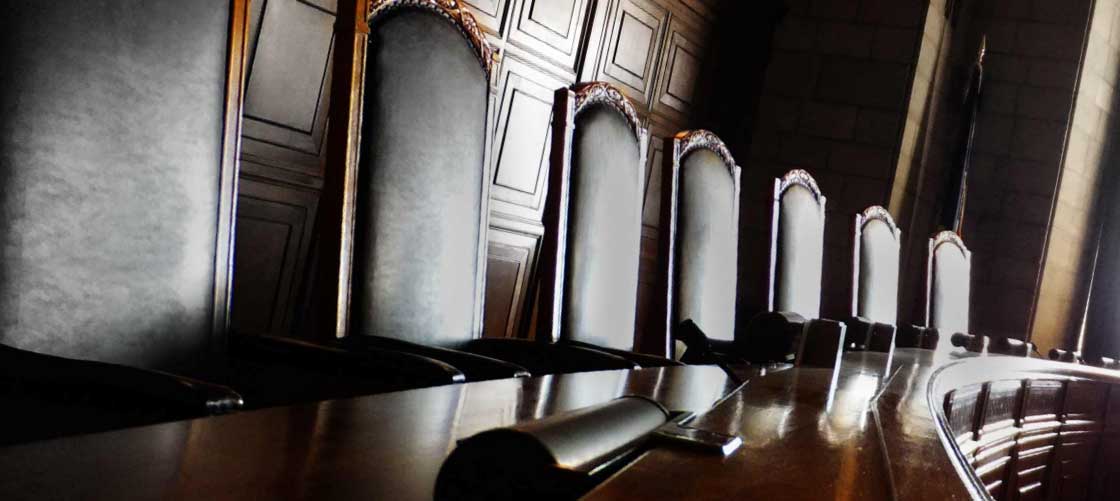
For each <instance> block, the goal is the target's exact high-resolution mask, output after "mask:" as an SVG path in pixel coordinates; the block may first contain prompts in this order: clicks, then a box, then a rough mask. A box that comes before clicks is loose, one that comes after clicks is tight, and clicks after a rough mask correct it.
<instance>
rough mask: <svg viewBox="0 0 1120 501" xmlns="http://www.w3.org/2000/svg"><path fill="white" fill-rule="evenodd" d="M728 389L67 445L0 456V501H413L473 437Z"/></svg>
mask: <svg viewBox="0 0 1120 501" xmlns="http://www.w3.org/2000/svg"><path fill="white" fill-rule="evenodd" d="M754 373H755V374H757V372H754ZM751 375H752V372H751V371H748V372H745V373H744V374H742V376H746V377H750V376H751ZM737 387H738V384H736V383H735V382H733V381H731V380H730V379H729V378H728V377H727V376H726V375H725V374H724V372H723V371H722V370H720V369H718V368H716V367H709V366H705V367H666V368H657V369H653V368H651V369H643V370H638V371H605V372H588V373H580V374H564V375H556V376H544V377H539V378H532V379H514V380H501V381H485V382H479V383H469V384H460V385H451V386H442V387H436V388H426V389H421V390H412V391H405V392H399V393H388V394H382V395H374V396H369V397H362V398H355V399H347V400H335V401H328V402H321V403H316V404H309V405H299V406H293V407H283V408H274V409H265V410H260V411H254V412H245V413H240V414H233V415H229V416H220V417H214V418H204V419H195V420H190V421H181V422H175V423H167V424H161V425H155V426H147V427H142V428H133V429H127V430H120V431H114V432H107V433H99V434H93V435H84V436H75V437H67V438H61V439H55V440H48V441H44V442H38V443H32V444H25V445H19V446H13V447H8V448H0V498H2V499H5V500H11V499H169V498H170V499H185V498H189V499H231V498H237V499H246V498H253V499H276V498H284V499H292V498H298V499H386V500H390V499H391V500H411V499H416V500H425V501H427V500H430V499H432V490H433V487H434V485H435V479H436V475H437V473H438V472H439V468H440V466H441V464H442V462H443V460H444V458H445V457H446V456H447V454H448V453H450V451H451V450H452V448H453V447H454V446H455V442H456V441H457V440H459V439H461V438H465V437H468V436H471V435H473V434H475V433H478V432H480V431H483V430H486V429H490V428H495V427H500V426H508V425H511V424H514V423H516V422H519V421H525V420H531V419H537V418H540V417H543V416H546V415H550V414H554V413H557V412H563V411H567V410H572V409H577V408H581V407H585V406H588V405H593V404H597V403H601V402H605V401H608V400H611V399H613V398H616V397H618V396H621V395H627V394H629V395H643V396H648V397H651V398H653V399H655V400H657V401H658V402H660V403H661V404H662V405H664V406H666V407H668V408H670V409H674V410H682V411H696V412H702V411H704V410H706V409H709V408H710V407H711V406H712V405H713V404H714V403H715V402H716V401H718V400H719V399H721V398H724V397H725V396H726V395H728V394H731V393H732V392H733V391H734V390H735V389H736V388H737ZM5 412H11V410H5Z"/></svg>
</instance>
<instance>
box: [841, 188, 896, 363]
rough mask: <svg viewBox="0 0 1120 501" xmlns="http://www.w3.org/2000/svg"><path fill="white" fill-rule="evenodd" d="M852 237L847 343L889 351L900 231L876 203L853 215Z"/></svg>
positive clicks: (892, 335)
mask: <svg viewBox="0 0 1120 501" xmlns="http://www.w3.org/2000/svg"><path fill="white" fill-rule="evenodd" d="M853 233H854V235H853V238H852V309H851V317H850V318H849V319H847V320H845V323H846V324H847V325H848V331H849V332H848V334H849V336H848V339H849V342H850V346H852V347H853V348H855V349H864V350H871V351H880V352H890V351H891V349H892V348H893V347H894V335H895V330H896V328H895V326H896V324H897V320H898V271H899V247H900V243H899V242H900V239H901V238H902V230H900V229H899V228H898V226H897V225H896V224H895V222H894V219H893V218H891V214H890V212H887V210H886V209H884V208H883V207H880V206H878V205H874V206H871V207H868V208H867V209H864V211H863V212H861V213H859V214H856V217H855V225H854V231H853Z"/></svg>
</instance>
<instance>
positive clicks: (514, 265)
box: [483, 228, 539, 337]
mask: <svg viewBox="0 0 1120 501" xmlns="http://www.w3.org/2000/svg"><path fill="white" fill-rule="evenodd" d="M538 240H539V239H538V238H537V237H536V236H533V235H525V234H521V233H517V232H513V231H508V230H503V229H500V228H497V229H496V228H491V229H490V241H489V250H488V253H487V260H486V304H485V308H486V313H485V318H484V320H483V322H484V328H483V335H484V336H485V337H517V336H518V334H519V333H520V332H521V327H522V326H521V322H522V318H524V317H525V313H526V312H525V295H526V292H527V291H528V289H529V277H530V275H531V272H532V269H533V265H534V263H535V258H536V255H537V243H538Z"/></svg>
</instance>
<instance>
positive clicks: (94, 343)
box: [0, 0, 229, 370]
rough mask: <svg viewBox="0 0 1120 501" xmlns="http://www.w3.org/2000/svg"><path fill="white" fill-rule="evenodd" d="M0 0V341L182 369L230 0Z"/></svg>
mask: <svg viewBox="0 0 1120 501" xmlns="http://www.w3.org/2000/svg"><path fill="white" fill-rule="evenodd" d="M0 11H2V12H3V13H2V14H0V186H2V191H0V251H2V256H3V259H2V260H0V342H3V343H5V344H9V345H13V346H17V347H21V348H26V349H30V350H35V351H41V352H47V353H53V354H60V355H64V356H73V357H80V358H88V359H96V360H104V361H112V362H120V363H126V364H133V365H140V366H146V367H155V368H163V369H172V370H182V369H186V368H188V367H189V366H191V365H193V364H194V362H195V361H196V360H197V358H198V355H199V354H200V350H202V349H203V348H204V347H205V346H206V343H207V341H208V339H209V336H210V333H211V323H212V319H213V302H214V290H215V287H214V276H215V255H216V250H215V249H216V246H215V244H216V238H217V233H218V230H217V227H218V202H219V197H218V194H219V185H220V182H219V181H220V176H219V172H220V165H221V147H222V141H221V139H222V127H223V100H224V96H225V72H226V52H227V31H228V22H229V2H228V0H191V1H181V0H148V1H140V0H114V1H80V2H43V1H39V0H28V1H13V0H6V1H5V2H4V3H3V5H2V7H0Z"/></svg>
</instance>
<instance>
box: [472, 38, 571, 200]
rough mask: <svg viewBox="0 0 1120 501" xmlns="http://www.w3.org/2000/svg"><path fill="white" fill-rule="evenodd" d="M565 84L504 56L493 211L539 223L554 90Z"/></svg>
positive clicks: (544, 186) (496, 137)
mask: <svg viewBox="0 0 1120 501" xmlns="http://www.w3.org/2000/svg"><path fill="white" fill-rule="evenodd" d="M564 85H565V82H564V81H562V80H559V79H557V78H555V77H552V76H550V75H549V74H547V73H545V72H542V71H540V70H538V69H536V68H533V67H532V66H529V65H528V64H527V63H526V62H524V61H522V60H520V59H518V58H515V57H512V56H508V57H506V58H505V59H504V60H503V62H502V69H501V75H500V77H499V82H498V100H497V102H498V111H497V120H496V123H495V131H494V153H493V155H492V158H493V161H494V169H493V172H494V186H493V188H492V190H491V192H490V196H491V198H492V199H493V200H494V201H495V203H494V204H493V206H492V208H493V210H495V211H497V212H501V213H505V214H509V215H513V216H518V217H521V218H524V219H528V220H533V221H540V218H541V211H542V210H543V208H544V195H545V191H546V184H547V183H545V180H546V179H547V176H548V152H549V142H550V141H549V138H550V137H551V127H550V123H551V117H552V96H553V91H555V90H556V89H557V88H560V87H563V86H564Z"/></svg>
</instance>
